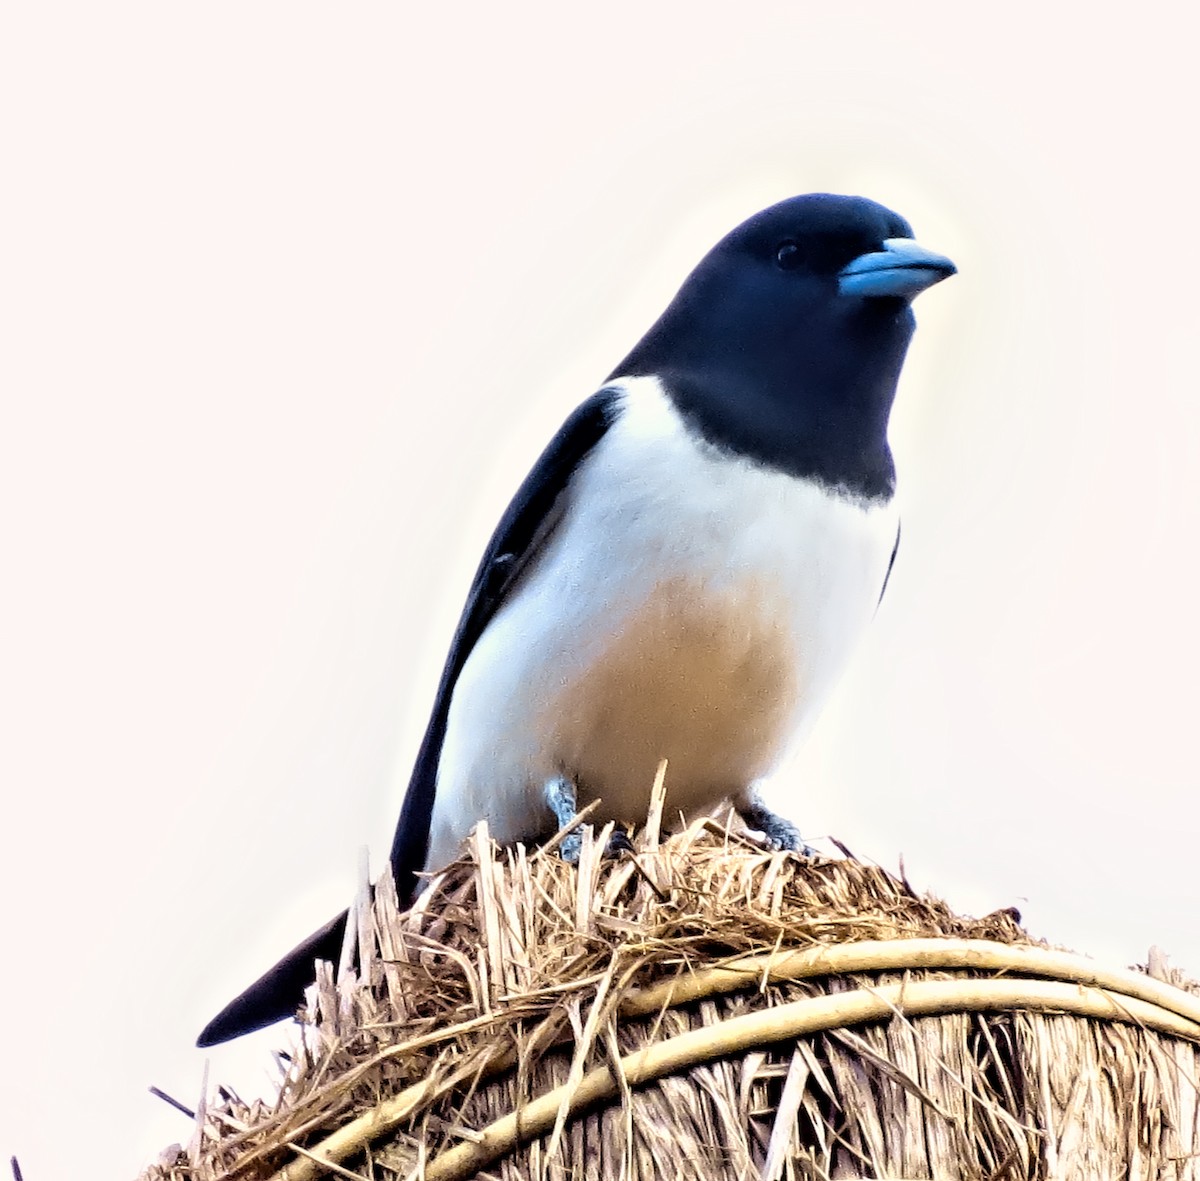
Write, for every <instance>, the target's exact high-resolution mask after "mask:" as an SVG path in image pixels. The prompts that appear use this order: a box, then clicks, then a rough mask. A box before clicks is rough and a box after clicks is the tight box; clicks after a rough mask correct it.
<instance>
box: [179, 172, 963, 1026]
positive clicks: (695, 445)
mask: <svg viewBox="0 0 1200 1181" xmlns="http://www.w3.org/2000/svg"><path fill="white" fill-rule="evenodd" d="M955 271H956V268H955V266H954V264H953V263H952V262H951V261H950V260H949V259H948V258H946V257H945V256H943V255H940V254H936V253H934V252H933V251H931V250H928V249H926V248H925V247H923V246H921V245H919V244H918V243H917V242H916V240H915V239H914V236H913V232H912V229H911V227H910V225H909V223H908V222H907V221H905V220H904V219H903V218H902V217H900V216H899V215H898V214H896V213H893V212H892V211H891V210H889V209H887V208H885V207H884V206H882V205H880V204H877V203H876V202H874V201H871V200H869V199H867V198H864V197H855V196H841V195H836V194H829V193H809V194H804V195H801V196H795V197H791V198H788V199H786V200H783V201H780V202H778V203H777V204H774V205H772V206H770V207H769V208H766V209H764V210H762V211H760V212H758V213H756V214H755V215H753V216H752V217H750V218H749V219H748V220H746V221H744V222H743V223H742V224H740V225H739V226H737V227H736V228H735V229H734V230H732V231H731V232H730V233H728V234H727V235H726V236H725V237H724V238H722V239H721V240H720V241H719V242H718V243H717V245H716V246H715V247H713V249H712V250H711V251H709V253H708V254H707V255H705V256H704V257H703V259H702V260H701V261H700V263H699V264H698V265H697V266H696V267H695V269H694V270H693V271H692V272H691V273H690V275H688V277H687V278H686V280H685V281H684V283H683V285H682V286H681V288H680V289H679V291H678V293H677V294H676V296H675V297H674V299H673V300H672V301H671V302H670V304H669V305H668V306H667V308H666V310H665V311H664V312H663V313H662V315H661V316H660V317H659V318H658V320H657V321H655V323H654V324H653V325H652V326H651V328H650V329H649V331H648V332H647V333H646V334H645V335H644V336H643V337H642V338H641V340H640V341H638V343H637V344H636V345H634V347H633V349H632V350H631V351H630V352H629V353H628V355H627V356H626V357H625V358H624V360H622V361H621V363H620V364H619V365H617V366H616V368H615V369H614V370H613V371H612V373H611V374H610V375H609V377H608V378H607V379H606V380H605V381H604V382H603V383H602V385H601V386H600V388H599V389H598V390H597V392H596V393H594V394H592V395H591V396H590V397H588V398H587V399H586V400H585V401H584V402H583V403H582V404H581V405H580V406H578V408H577V409H576V410H575V411H574V412H573V413H572V414H571V415H570V416H569V417H568V418H567V420H566V422H565V423H564V424H563V426H562V428H561V429H560V430H559V431H558V433H557V434H556V435H555V436H554V437H553V439H552V440H551V441H550V443H549V445H548V446H547V447H546V449H545V450H544V451H543V452H542V454H541V456H540V458H539V459H538V460H537V461H536V463H535V464H534V466H533V468H532V470H531V471H530V473H529V475H528V476H527V477H526V479H525V480H524V482H523V483H522V484H521V485H520V487H519V489H518V490H517V492H516V494H515V496H514V497H513V500H512V502H511V503H510V504H509V506H508V508H507V510H506V511H505V512H504V514H503V516H502V517H501V519H500V522H499V524H498V526H497V528H496V530H495V533H494V534H493V536H492V538H491V540H490V541H489V543H488V545H487V548H486V550H485V551H484V554H483V557H482V560H481V561H480V563H479V567H478V569H477V571H476V573H475V576H474V579H473V581H472V583H471V587H470V591H469V593H468V595H467V600H466V604H465V606H464V608H463V612H462V615H461V618H460V619H459V622H458V626H457V629H456V630H455V633H454V637H453V640H452V642H451V645H450V650H449V654H448V656H447V659H446V663H445V667H444V669H443V672H442V675H441V679H440V682H439V684H438V687H437V692H436V695H435V698H434V703H433V708H432V711H431V715H430V718H429V722H428V726H427V729H426V731H425V735H424V738H423V740H422V742H421V745H420V748H419V751H418V753H417V756H416V760H415V764H414V768H413V772H412V776H411V779H410V781H409V785H408V790H407V793H406V795H405V797H404V801H403V804H402V807H401V812H400V817H399V821H398V823H397V826H396V831H395V837H394V840H393V843H392V847H391V852H390V855H389V859H390V863H391V869H392V873H393V876H394V879H395V882H396V885H397V889H398V891H399V894H400V897H401V900H402V901H407V902H411V901H412V899H413V897H414V896H415V894H416V893H417V891H418V889H419V886H420V880H421V879H420V878H419V876H418V875H420V874H421V873H422V872H423V871H427V870H428V871H432V870H436V869H439V868H441V867H444V866H445V865H446V864H447V863H449V862H450V861H452V860H453V859H454V858H455V856H456V855H457V852H458V850H459V848H460V845H461V844H462V842H463V840H464V838H465V837H466V836H467V835H468V833H469V832H470V830H471V829H472V827H473V826H474V825H475V824H476V823H477V822H478V821H480V820H481V819H486V820H487V823H488V826H489V829H490V832H491V833H492V835H493V836H494V837H495V838H497V839H498V840H499V841H501V842H517V841H534V840H538V839H540V838H543V837H547V836H549V835H551V834H553V833H554V832H555V831H556V830H557V829H559V828H560V827H563V826H565V825H567V824H569V823H570V821H571V818H572V817H573V816H574V815H575V814H576V810H577V808H579V807H582V806H584V805H586V804H588V803H591V802H593V801H597V800H598V801H599V804H598V808H597V810H596V812H595V815H594V819H598V820H601V821H604V820H612V821H615V822H618V823H620V824H636V823H637V822H638V820H639V817H640V818H641V819H643V820H644V818H645V815H646V810H647V806H648V802H649V795H650V788H651V784H652V783H653V781H654V778H655V773H656V769H657V768H658V766H659V764H660V763H661V761H662V760H664V759H665V760H666V761H667V779H666V783H667V788H666V805H667V809H668V814H671V815H676V814H681V813H682V814H685V815H688V814H696V813H699V812H700V811H702V810H706V809H709V808H711V807H713V806H714V805H716V804H717V803H719V802H721V801H722V800H726V799H728V800H730V801H731V802H732V803H733V805H734V807H735V808H736V809H737V810H738V811H739V812H740V814H741V815H742V817H743V819H744V820H745V821H746V823H747V825H748V827H749V828H751V829H753V830H755V831H758V832H761V833H762V834H763V835H764V838H765V840H766V841H767V843H768V844H769V845H771V846H772V847H776V848H787V849H794V850H797V851H802V850H804V849H805V846H804V844H803V841H802V840H801V837H800V834H799V831H798V829H797V828H796V826H795V825H794V824H793V823H792V822H791V821H790V820H788V819H786V818H784V817H782V816H780V815H778V814H776V813H775V812H773V811H771V810H769V809H768V808H767V807H766V805H765V804H764V802H763V800H762V798H761V796H760V795H759V793H758V787H757V785H758V783H759V782H760V781H761V780H762V779H763V778H764V777H765V776H766V775H767V774H768V773H769V772H770V771H771V770H772V769H773V768H775V767H776V766H777V765H778V764H779V763H780V762H781V760H782V759H783V758H784V757H785V756H786V755H787V754H788V753H790V751H791V750H792V749H794V747H795V745H796V744H797V743H798V742H800V741H802V739H803V737H804V736H805V734H806V733H807V732H808V730H809V729H810V727H811V726H812V724H813V721H814V720H815V718H816V716H817V713H818V711H819V708H820V706H821V704H822V703H823V701H824V700H825V698H826V697H827V695H828V694H829V692H830V690H831V689H832V688H833V686H834V684H835V682H836V681H837V679H838V677H839V675H840V674H841V672H842V671H843V668H844V667H845V665H846V663H847V661H848V659H849V657H850V655H851V653H852V651H853V650H854V648H855V646H856V645H857V642H858V640H859V639H860V637H861V635H862V633H863V631H864V630H865V628H866V627H867V625H868V623H869V622H870V620H871V619H872V617H873V615H874V614H875V611H876V609H877V607H878V604H879V602H880V599H881V598H882V596H883V593H884V589H885V587H886V586H887V582H888V579H889V577H890V575H891V572H892V567H893V563H894V561H895V557H896V551H897V548H898V545H899V536H900V534H899V515H898V511H897V506H896V499H895V489H896V470H895V464H894V461H893V457H892V453H891V450H890V447H889V444H888V421H889V416H890V412H891V408H892V404H893V401H894V398H895V395H896V387H897V382H898V380H899V377H900V373H901V368H902V365H903V362H904V358H905V355H906V352H907V350H908V347H909V343H910V340H911V338H912V335H913V331H914V326H915V320H914V318H913V313H912V308H911V304H912V301H913V299H914V298H915V297H916V296H917V295H918V294H920V293H921V292H922V291H924V290H926V289H927V288H929V287H931V286H933V285H934V284H935V283H938V282H940V281H941V280H943V279H945V278H947V277H948V276H950V275H953V274H954V273H955ZM564 847H565V849H566V855H567V856H568V857H570V856H571V851H572V847H571V845H570V844H565V846H564ZM575 848H576V852H577V846H576V847H575ZM346 922H347V915H346V913H343V914H341V915H339V916H337V917H336V918H335V919H333V920H332V921H331V922H329V923H327V924H326V925H325V926H324V927H322V928H321V929H320V930H319V931H317V932H315V933H314V934H313V935H312V936H310V937H309V938H308V939H307V940H305V941H304V942H303V943H301V944H300V945H299V946H298V947H297V948H295V949H294V950H293V951H292V952H291V953H290V954H289V955H287V956H286V957H285V958H284V959H283V960H282V961H280V962H279V963H278V964H277V965H276V966H275V967H274V968H272V969H270V970H269V971H268V972H267V973H265V974H264V975H263V976H262V977H261V978H260V979H259V980H257V981H256V982H255V983H254V984H252V985H251V986H250V987H249V988H247V989H246V990H245V991H244V992H243V993H242V994H241V995H240V996H238V997H237V998H236V999H235V1000H233V1001H232V1002H231V1003H230V1004H229V1005H227V1006H226V1007H225V1009H223V1010H222V1011H221V1012H220V1013H219V1014H218V1015H217V1016H216V1017H215V1018H214V1019H213V1020H212V1021H211V1022H210V1023H209V1024H208V1025H207V1026H206V1027H205V1029H204V1030H203V1032H202V1033H201V1035H200V1037H199V1039H198V1044H199V1045H201V1046H211V1045H215V1044H217V1043H219V1042H223V1041H227V1040H229V1039H231V1038H234V1037H238V1036H240V1035H242V1034H244V1033H248V1032H251V1031H253V1030H256V1029H259V1028H262V1027H264V1026H266V1025H269V1024H272V1023H274V1022H275V1021H278V1020H280V1019H282V1018H284V1017H288V1016H294V1015H295V1013H296V1010H297V1008H298V1007H299V1006H300V1004H301V1003H302V1002H303V998H304V990H305V988H306V986H307V985H309V984H310V983H311V982H312V980H313V979H314V975H315V972H314V960H316V959H325V960H332V961H336V960H337V959H338V957H339V952H340V948H341V945H342V940H343V936H344V933H345V927H346Z"/></svg>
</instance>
